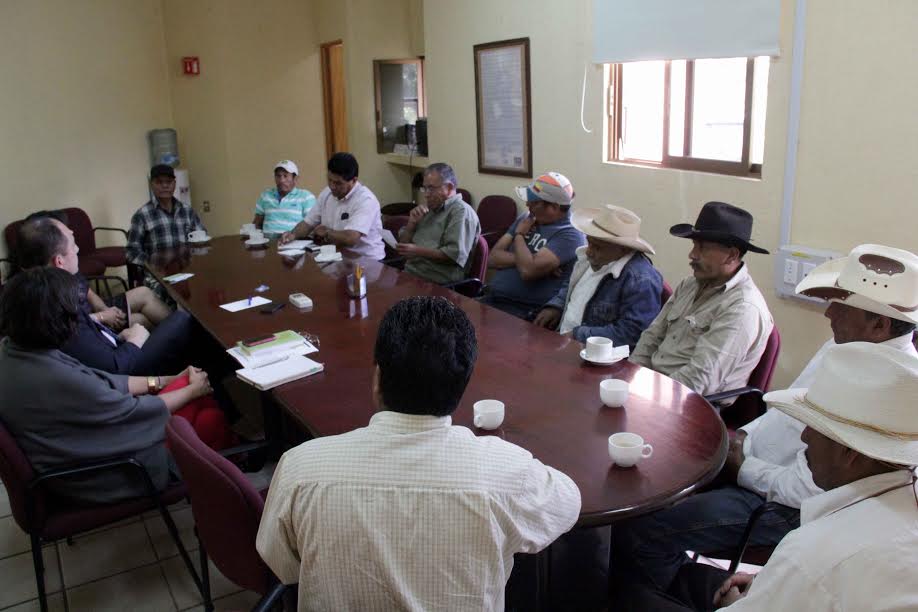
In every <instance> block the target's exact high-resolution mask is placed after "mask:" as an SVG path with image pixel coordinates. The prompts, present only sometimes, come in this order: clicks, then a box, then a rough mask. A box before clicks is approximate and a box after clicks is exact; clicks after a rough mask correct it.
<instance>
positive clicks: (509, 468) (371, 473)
mask: <svg viewBox="0 0 918 612" xmlns="http://www.w3.org/2000/svg"><path fill="white" fill-rule="evenodd" d="M451 422H452V421H451V419H450V417H442V418H437V417H432V416H416V415H407V414H400V413H397V412H388V411H387V412H379V413H377V414H375V415H373V418H372V419H371V420H370V424H369V426H367V427H364V428H361V429H357V430H354V431H351V432H348V433H346V434H342V435H339V436H329V437H326V438H318V439H315V440H311V441H309V442H306V443H304V444H301V445H300V446H298V447H296V448H294V449H291V450H290V451H288V452H286V453H285V454H284V456H283V457H282V458H281V460H280V463H279V464H278V466H277V470H276V471H275V473H274V479H273V480H272V482H271V488H270V490H269V493H268V499H267V501H266V502H265V509H264V515H263V516H262V519H261V526H260V528H259V530H258V539H257V547H258V552H259V553H260V554H261V556H262V558H263V559H264V560H265V562H266V563H267V564H268V566H270V567H271V569H272V570H273V571H274V573H275V574H276V575H277V576H278V577H279V578H280V579H281V580H282V581H283V582H284V583H285V584H292V583H296V582H299V609H300V610H476V611H478V610H503V607H504V586H505V583H506V581H507V578H508V577H509V575H510V570H511V568H512V567H513V555H514V553H517V552H526V553H533V552H537V551H539V550H541V549H542V548H545V547H546V546H548V545H549V544H550V543H551V542H552V541H553V540H555V539H556V538H557V537H558V536H560V535H561V534H563V533H564V532H566V531H567V530H569V529H570V528H571V527H572V526H573V524H574V523H575V522H576V520H577V517H578V516H579V514H580V491H579V490H578V489H577V486H576V485H575V484H574V483H573V481H572V480H571V479H570V478H568V477H567V476H566V475H564V474H562V473H561V472H559V471H557V470H554V469H552V468H550V467H547V466H545V465H543V464H542V463H540V462H539V461H537V460H536V459H534V458H533V457H532V455H531V454H529V453H528V452H527V451H526V450H524V449H522V448H520V447H518V446H516V445H513V444H510V443H508V442H504V441H503V440H501V439H500V438H497V437H495V436H483V437H476V436H475V435H474V434H472V432H471V431H469V430H468V429H467V428H465V427H458V426H456V427H454V426H452V425H451Z"/></svg>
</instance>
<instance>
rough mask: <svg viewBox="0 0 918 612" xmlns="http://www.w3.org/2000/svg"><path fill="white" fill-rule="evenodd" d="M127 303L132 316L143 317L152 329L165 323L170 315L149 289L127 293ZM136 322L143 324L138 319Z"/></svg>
mask: <svg viewBox="0 0 918 612" xmlns="http://www.w3.org/2000/svg"><path fill="white" fill-rule="evenodd" d="M127 303H128V306H130V307H131V314H132V315H134V314H138V315H141V316H143V317H144V318H145V319H146V320H147V321H149V322H150V324H151V325H152V326H153V327H156V326H157V325H159V324H160V323H162V322H163V321H165V320H166V317H168V316H169V315H170V314H172V309H171V308H169V307H168V306H166V303H165V302H163V301H162V300H161V299H159V298H158V297H156V295H154V294H153V291H152V290H150V288H149V287H135V288H133V289H131V290H130V291H128V292H127ZM137 322H139V323H141V324H143V322H142V321H140V320H139V319H138V321H137ZM151 331H152V330H151Z"/></svg>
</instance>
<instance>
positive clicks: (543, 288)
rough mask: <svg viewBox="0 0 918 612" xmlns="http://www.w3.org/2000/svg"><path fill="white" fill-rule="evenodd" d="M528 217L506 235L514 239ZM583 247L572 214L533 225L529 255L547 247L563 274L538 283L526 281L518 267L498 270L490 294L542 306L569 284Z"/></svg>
mask: <svg viewBox="0 0 918 612" xmlns="http://www.w3.org/2000/svg"><path fill="white" fill-rule="evenodd" d="M527 216H529V213H523V214H522V215H520V216H519V217H518V218H517V220H516V221H514V222H513V225H511V226H510V229H509V230H507V234H508V235H510V236H513V234H514V233H516V226H517V225H519V224H520V222H521V221H522V220H523V219H525V218H526V217H527ZM584 244H586V238H584V236H583V234H582V233H581V232H580V230H578V229H577V228H576V227H574V226H573V225H571V218H570V214H568V215H566V216H565V217H564V218H563V219H560V220H559V221H556V222H554V223H549V224H547V225H539V224H535V225H533V226H532V229H531V230H529V233H528V234H526V246H527V247H529V252H530V253H532V254H533V255H535V254H536V253H538V252H539V251H541V250H542V249H544V248H547V249H549V250H551V252H552V253H554V254H555V257H557V258H558V260H559V261H560V262H561V267H560V275H555V274H549V275H548V276H545V277H543V278H540V279H538V280H533V281H524V280H523V278H522V277H521V276H520V272H519V270H517V269H516V266H513V267H510V268H503V269H502V270H498V271H497V273H496V274H495V275H494V278H493V279H491V282H490V284H489V285H488V286H489V288H490V292H491V294H492V295H494V296H495V297H498V298H501V299H503V300H508V301H512V302H516V303H517V304H520V305H524V306H529V307H532V308H536V307H541V306H542V305H543V304H545V303H546V302H548V300H550V299H551V298H553V297H554V296H555V294H556V293H558V291H559V290H560V289H561V287H563V286H564V285H566V284H567V280H568V279H569V278H570V276H571V270H573V269H574V263H576V261H577V248H578V247H580V246H582V245H584Z"/></svg>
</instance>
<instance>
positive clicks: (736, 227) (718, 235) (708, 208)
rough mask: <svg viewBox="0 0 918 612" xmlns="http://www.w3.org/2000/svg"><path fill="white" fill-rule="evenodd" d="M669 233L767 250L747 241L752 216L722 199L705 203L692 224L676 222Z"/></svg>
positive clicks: (728, 244)
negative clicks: (721, 200)
mask: <svg viewBox="0 0 918 612" xmlns="http://www.w3.org/2000/svg"><path fill="white" fill-rule="evenodd" d="M669 233H670V234H672V235H673V236H678V237H679V238H691V239H694V240H708V241H710V242H718V243H720V244H725V245H727V246H735V247H738V248H742V249H745V250H747V251H752V252H753V253H764V254H766V255H767V254H768V251H766V250H765V249H763V248H761V247H757V246H755V245H754V244H751V243H750V242H749V238H750V237H751V235H752V215H750V214H749V213H748V212H746V211H745V210H743V209H742V208H737V207H736V206H733V205H732V204H726V203H724V202H708V203H707V204H705V205H704V206H703V207H702V208H701V212H700V213H698V220H697V221H695V225H689V224H688V223H679V224H678V225H674V226H672V227H671V228H669Z"/></svg>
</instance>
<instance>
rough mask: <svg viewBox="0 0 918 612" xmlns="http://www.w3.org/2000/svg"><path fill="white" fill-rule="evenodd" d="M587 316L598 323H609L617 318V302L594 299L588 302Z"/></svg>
mask: <svg viewBox="0 0 918 612" xmlns="http://www.w3.org/2000/svg"><path fill="white" fill-rule="evenodd" d="M587 314H588V316H589V317H590V318H591V319H595V320H596V321H597V322H598V323H599V324H604V323H610V322H612V321H614V320H616V319H617V318H618V304H617V303H615V302H600V301H598V300H597V301H594V302H593V303H592V304H590V308H589V310H588V313H587Z"/></svg>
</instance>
